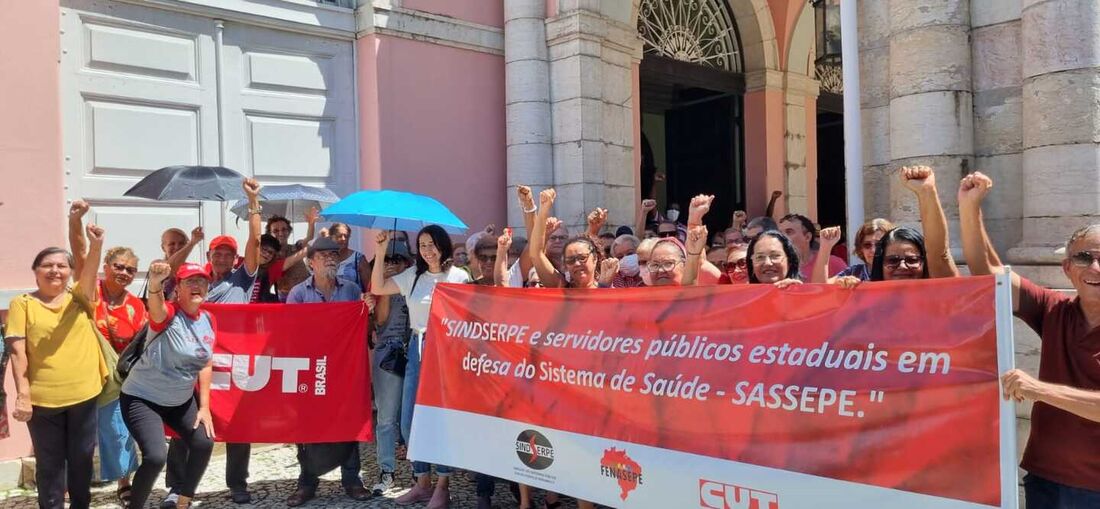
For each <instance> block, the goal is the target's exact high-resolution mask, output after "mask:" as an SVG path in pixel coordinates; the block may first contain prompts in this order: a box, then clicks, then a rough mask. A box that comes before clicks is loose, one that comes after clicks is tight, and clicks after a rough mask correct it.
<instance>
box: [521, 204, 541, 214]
mask: <svg viewBox="0 0 1100 509" xmlns="http://www.w3.org/2000/svg"><path fill="white" fill-rule="evenodd" d="M520 205H521V206H522V205H523V204H522V203H521V204H520ZM538 209H539V206H538V205H534V204H532V205H531V209H530V210H528V209H523V213H524V214H533V213H534V212H535V211H536V210H538Z"/></svg>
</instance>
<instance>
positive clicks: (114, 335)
mask: <svg viewBox="0 0 1100 509" xmlns="http://www.w3.org/2000/svg"><path fill="white" fill-rule="evenodd" d="M95 299H96V301H95V325H96V328H98V329H99V332H100V334H103V337H105V338H107V341H109V342H110V343H111V346H112V347H114V349H115V351H117V352H122V350H123V349H124V348H126V345H129V344H130V341H133V339H134V336H135V335H137V332H138V331H139V330H141V328H142V327H144V326H145V322H146V320H148V319H149V314H148V313H146V311H145V303H143V302H141V299H139V298H137V297H136V296H134V294H132V293H130V292H126V297H125V298H123V300H122V304H121V305H119V306H117V307H110V306H108V305H107V301H106V299H104V298H103V282H102V281H100V282H99V285H97V286H96V293H95Z"/></svg>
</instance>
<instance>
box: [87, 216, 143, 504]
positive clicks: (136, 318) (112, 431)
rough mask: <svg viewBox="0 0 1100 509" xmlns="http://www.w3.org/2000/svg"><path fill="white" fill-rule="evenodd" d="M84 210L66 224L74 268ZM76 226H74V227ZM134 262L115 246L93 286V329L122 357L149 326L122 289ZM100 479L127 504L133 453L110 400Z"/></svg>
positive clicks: (103, 419)
mask: <svg viewBox="0 0 1100 509" xmlns="http://www.w3.org/2000/svg"><path fill="white" fill-rule="evenodd" d="M87 211H88V205H87V203H85V202H83V201H80V200H77V201H75V202H73V206H72V209H71V210H70V214H69V220H70V228H69V245H70V248H71V249H72V253H73V257H74V260H73V261H74V264H75V266H76V267H81V266H83V264H84V263H86V260H85V258H86V253H85V248H86V244H87V239H86V238H85V236H84V231H83V228H81V227H80V223H81V218H82V217H83V216H84V214H85V213H86V212H87ZM73 223H75V224H73ZM137 265H138V258H137V255H135V254H134V251H133V250H132V249H130V248H128V247H114V248H111V249H108V250H107V254H106V255H105V256H104V257H103V274H104V278H103V279H101V280H99V282H98V284H97V285H96V298H95V301H94V302H93V305H94V306H95V324H96V328H98V329H99V332H100V334H102V335H103V337H104V338H106V339H107V340H108V342H110V344H111V346H112V347H113V348H114V349H115V351H116V352H119V353H121V352H122V350H124V349H125V348H126V346H127V345H129V344H130V342H131V341H133V339H134V336H136V335H137V333H138V331H140V330H141V328H142V327H143V326H145V323H146V321H148V314H147V313H146V311H145V303H144V302H142V301H141V299H139V298H138V297H137V296H136V295H134V294H132V293H130V292H129V291H127V290H126V288H127V287H129V286H130V284H131V283H133V282H134V276H135V275H136V274H137V271H138V268H137ZM98 414H99V415H98V421H99V424H98V428H99V431H98V444H99V479H100V480H101V481H118V489H117V491H116V496H117V498H118V502H119V505H121V506H122V507H128V506H129V503H130V474H133V473H134V471H135V470H137V449H136V448H135V447H134V441H133V440H131V438H130V431H129V430H127V429H126V423H124V422H122V409H121V407H120V406H119V403H118V400H117V399H116V400H114V401H111V402H110V403H107V404H106V405H103V406H102V407H100V408H99V411H98Z"/></svg>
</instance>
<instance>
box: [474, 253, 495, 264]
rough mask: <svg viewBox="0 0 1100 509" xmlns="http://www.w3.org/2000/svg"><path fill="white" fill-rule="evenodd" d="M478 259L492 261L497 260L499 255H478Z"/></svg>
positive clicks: (482, 261)
mask: <svg viewBox="0 0 1100 509" xmlns="http://www.w3.org/2000/svg"><path fill="white" fill-rule="evenodd" d="M477 261H479V262H481V263H492V262H495V261H497V255H477Z"/></svg>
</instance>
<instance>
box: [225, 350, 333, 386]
mask: <svg viewBox="0 0 1100 509" xmlns="http://www.w3.org/2000/svg"><path fill="white" fill-rule="evenodd" d="M253 360H254V361H253ZM213 365H214V366H213V367H214V374H213V377H212V378H211V381H210V388H211V389H212V390H218V391H228V390H229V389H230V385H232V386H233V387H236V388H238V389H240V390H242V391H245V392H256V391H260V390H263V389H264V388H265V387H267V386H268V384H269V383H270V382H271V372H272V371H278V372H279V384H280V390H281V391H282V392H283V393H284V394H308V393H310V392H311V386H312V393H313V395H314V396H324V395H325V393H326V390H327V381H328V357H327V356H325V357H320V358H318V359H311V358H309V357H273V356H270V355H233V354H227V353H216V354H214V359H213ZM303 371H304V372H306V373H308V374H312V375H313V377H312V380H307V381H302V382H300V381H299V379H300V376H301V375H300V373H301V372H303ZM250 372H251V373H252V374H251V375H250V374H249V373H250ZM309 382H312V383H309Z"/></svg>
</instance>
